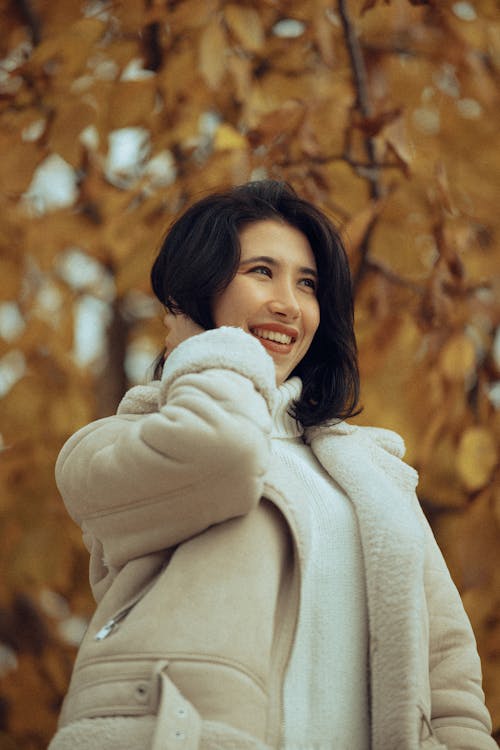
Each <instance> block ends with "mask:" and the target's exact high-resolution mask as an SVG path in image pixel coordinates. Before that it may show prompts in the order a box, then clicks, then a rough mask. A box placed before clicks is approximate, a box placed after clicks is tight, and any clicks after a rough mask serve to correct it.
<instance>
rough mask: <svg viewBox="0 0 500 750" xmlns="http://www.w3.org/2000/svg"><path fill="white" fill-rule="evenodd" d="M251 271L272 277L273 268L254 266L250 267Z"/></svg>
mask: <svg viewBox="0 0 500 750" xmlns="http://www.w3.org/2000/svg"><path fill="white" fill-rule="evenodd" d="M249 273H257V274H261V275H262V276H269V278H272V273H271V269H270V268H268V267H267V266H253V268H250V269H249Z"/></svg>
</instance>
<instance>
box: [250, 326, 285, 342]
mask: <svg viewBox="0 0 500 750" xmlns="http://www.w3.org/2000/svg"><path fill="white" fill-rule="evenodd" d="M253 333H254V334H255V335H256V336H258V337H259V338H260V339H268V340H269V341H276V342H277V343H278V344H291V343H292V337H291V336H287V334H286V333H278V332H277V331H268V330H267V329H266V328H254V329H253Z"/></svg>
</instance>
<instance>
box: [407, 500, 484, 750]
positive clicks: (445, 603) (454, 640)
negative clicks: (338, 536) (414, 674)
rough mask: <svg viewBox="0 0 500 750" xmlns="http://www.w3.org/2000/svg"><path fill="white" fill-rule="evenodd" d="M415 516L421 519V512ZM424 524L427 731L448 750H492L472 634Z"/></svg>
mask: <svg viewBox="0 0 500 750" xmlns="http://www.w3.org/2000/svg"><path fill="white" fill-rule="evenodd" d="M419 510H420V508H419ZM420 515H421V517H422V518H423V513H422V511H421V510H420ZM424 525H425V533H426V560H427V561H426V568H425V589H426V598H427V605H428V611H429V634H430V640H429V676H430V687H431V717H430V718H431V726H432V730H433V732H434V734H435V735H436V737H437V738H438V739H439V741H440V742H441V743H442V744H443V745H444V746H445V747H447V748H448V749H449V750H497V744H496V742H495V741H494V740H493V738H492V737H491V719H490V715H489V713H488V710H487V708H486V705H485V702H484V693H483V690H482V687H481V663H480V660H479V655H478V652H477V648H476V641H475V638H474V633H473V631H472V627H471V624H470V622H469V618H468V617H467V614H466V612H465V610H464V607H463V604H462V600H461V598H460V595H459V593H458V591H457V589H456V587H455V584H454V583H453V581H452V579H451V576H450V573H449V571H448V568H447V566H446V563H445V561H444V558H443V556H442V554H441V552H440V550H439V547H438V546H437V543H436V541H435V539H434V535H433V533H432V531H431V529H430V527H429V525H428V523H427V521H425V520H424Z"/></svg>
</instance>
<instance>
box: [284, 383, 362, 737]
mask: <svg viewBox="0 0 500 750" xmlns="http://www.w3.org/2000/svg"><path fill="white" fill-rule="evenodd" d="M300 390H301V382H300V380H299V378H291V379H290V380H288V381H286V382H285V383H284V384H283V385H282V386H281V387H280V389H279V393H280V400H279V403H278V406H277V409H276V411H275V415H274V432H273V435H272V453H273V458H274V460H276V459H277V460H278V461H280V462H282V464H284V465H285V466H286V468H287V471H289V472H290V473H292V474H293V475H294V476H295V477H296V478H297V479H299V480H300V481H301V483H302V485H303V487H304V503H307V506H308V509H309V515H308V522H309V528H308V529H307V530H306V532H307V533H306V535H307V537H308V538H309V540H310V545H309V550H310V553H309V556H308V558H307V559H306V560H305V564H304V568H303V572H302V576H303V577H302V589H301V605H300V612H299V620H298V627H297V632H296V638H295V642H294V646H293V650H292V654H291V659H290V663H289V666H288V671H287V674H286V677H285V685H284V720H285V733H284V736H285V744H284V750H368V748H369V736H370V729H369V708H368V659H367V649H368V616H367V609H366V594H365V582H364V572H363V561H362V552H361V543H360V537H359V531H358V526H357V520H356V516H355V513H354V510H353V507H352V505H351V502H350V500H349V499H348V497H347V496H346V495H345V493H344V492H343V491H342V490H341V489H340V488H339V486H338V485H337V484H336V482H335V481H334V480H333V479H332V478H331V477H330V476H329V475H328V474H327V473H326V471H325V470H324V469H323V467H322V466H321V465H320V463H319V462H318V461H317V459H316V458H315V456H314V455H313V453H312V452H311V450H310V449H309V448H308V446H307V445H305V444H304V442H303V441H302V438H301V431H300V429H299V428H298V426H297V423H296V421H295V420H294V419H293V418H292V417H290V415H289V414H288V410H289V408H290V405H291V403H292V401H294V400H295V399H297V398H298V397H299V395H300Z"/></svg>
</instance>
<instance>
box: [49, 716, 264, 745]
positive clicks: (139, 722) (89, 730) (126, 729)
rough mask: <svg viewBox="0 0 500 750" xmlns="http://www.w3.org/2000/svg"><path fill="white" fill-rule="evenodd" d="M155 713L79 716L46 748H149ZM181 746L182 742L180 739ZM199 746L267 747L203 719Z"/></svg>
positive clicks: (217, 723) (244, 735) (223, 725)
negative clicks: (128, 715)
mask: <svg viewBox="0 0 500 750" xmlns="http://www.w3.org/2000/svg"><path fill="white" fill-rule="evenodd" d="M155 722H156V717H155V716H141V717H136V716H134V717H126V716H119V717H114V716H113V717H109V718H104V719H80V721H75V722H74V723H73V724H69V725H68V726H67V727H64V728H63V729H60V730H59V732H58V733H57V734H56V735H55V737H54V738H53V740H52V742H51V743H50V745H49V747H48V750H75V748H78V750H148V748H149V747H151V742H152V738H153V732H154V727H155ZM179 746H181V743H179ZM199 750H270V748H269V747H268V745H265V744H263V743H262V742H259V740H257V739H255V737H251V736H250V735H249V734H247V733H246V732H239V731H237V730H236V729H233V728H232V727H228V726H227V725H226V724H221V723H219V722H215V721H204V722H202V732H201V739H200V744H199Z"/></svg>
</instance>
